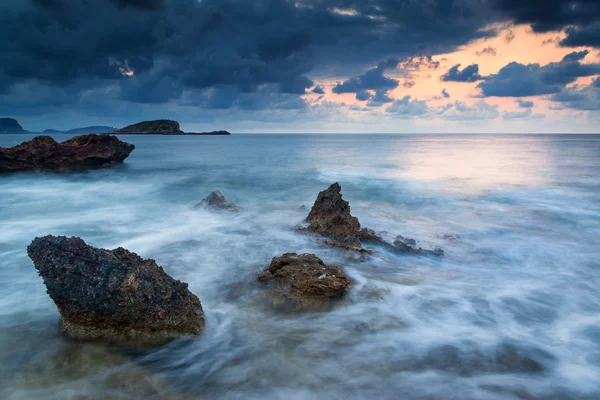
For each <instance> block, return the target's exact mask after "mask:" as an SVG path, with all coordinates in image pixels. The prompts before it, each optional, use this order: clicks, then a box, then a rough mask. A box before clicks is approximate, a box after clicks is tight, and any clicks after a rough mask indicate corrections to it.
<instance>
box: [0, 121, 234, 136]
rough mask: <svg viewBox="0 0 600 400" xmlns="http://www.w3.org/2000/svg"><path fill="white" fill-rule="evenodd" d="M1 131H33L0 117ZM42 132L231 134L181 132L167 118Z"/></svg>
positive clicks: (80, 133) (225, 133)
mask: <svg viewBox="0 0 600 400" xmlns="http://www.w3.org/2000/svg"><path fill="white" fill-rule="evenodd" d="M2 133H34V132H30V131H28V130H25V129H23V127H22V126H21V125H20V124H19V122H18V121H17V120H16V119H14V118H0V134H2ZM42 133H44V134H63V133H64V134H69V135H83V134H89V133H97V134H102V133H110V134H115V135H205V136H211V135H231V133H229V132H227V131H224V130H219V131H212V132H183V131H182V130H181V127H180V126H179V122H177V121H172V120H168V119H158V120H154V121H142V122H138V123H137V124H133V125H129V126H126V127H124V128H121V129H116V128H114V127H112V126H102V125H100V126H86V127H83V128H74V129H69V130H66V131H61V130H59V129H45V130H44V132H42Z"/></svg>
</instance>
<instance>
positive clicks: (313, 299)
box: [258, 253, 351, 309]
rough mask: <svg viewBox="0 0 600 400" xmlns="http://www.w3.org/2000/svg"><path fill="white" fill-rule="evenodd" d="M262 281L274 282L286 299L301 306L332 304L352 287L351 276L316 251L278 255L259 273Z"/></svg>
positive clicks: (311, 306) (320, 307)
mask: <svg viewBox="0 0 600 400" xmlns="http://www.w3.org/2000/svg"><path fill="white" fill-rule="evenodd" d="M258 281H259V282H263V283H271V284H272V285H273V286H274V288H275V290H276V293H277V294H280V295H282V297H283V299H284V301H286V302H289V303H291V304H293V305H294V306H295V307H297V308H314V306H315V305H317V308H319V309H323V306H326V305H329V303H330V301H331V300H334V299H337V298H340V297H342V296H343V295H344V294H345V293H346V291H347V290H348V289H349V288H350V286H351V282H350V279H349V278H348V276H346V274H345V273H344V272H343V271H342V270H341V269H340V268H338V267H336V266H331V265H327V264H325V263H324V262H323V261H322V260H321V259H320V258H318V257H317V256H316V255H314V254H296V253H286V254H284V255H282V256H280V257H275V258H273V260H272V261H271V264H269V266H268V267H267V268H266V269H265V270H264V271H263V272H262V273H261V274H260V275H259V276H258Z"/></svg>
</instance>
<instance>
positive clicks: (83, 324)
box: [27, 236, 204, 343]
mask: <svg viewBox="0 0 600 400" xmlns="http://www.w3.org/2000/svg"><path fill="white" fill-rule="evenodd" d="M27 253H28V255H29V257H30V258H31V259H32V260H33V262H34V264H35V267H36V269H37V270H38V272H39V274H40V276H41V277H42V278H43V280H44V283H45V285H46V288H47V292H48V294H49V295H50V297H51V298H52V300H53V301H54V303H55V304H56V306H57V307H58V311H59V312H60V315H61V327H62V330H63V332H64V333H65V334H66V335H68V336H70V337H73V338H81V339H107V340H110V341H115V342H118V343H131V342H137V343H159V342H162V341H166V340H169V339H173V338H177V337H181V336H190V335H199V334H200V333H201V332H202V330H203V328H204V313H203V311H202V305H201V304H200V300H199V299H198V297H196V296H195V295H194V294H192V293H191V292H190V291H189V290H188V285H187V284H186V283H183V282H180V281H178V280H175V279H173V278H171V277H170V276H169V275H167V274H166V273H165V271H164V270H163V269H162V268H161V267H160V266H158V265H157V264H156V262H155V261H154V260H150V259H147V260H144V259H142V258H141V257H139V256H138V255H137V254H135V253H132V252H130V251H127V250H125V249H123V248H118V249H115V250H104V249H97V248H94V247H91V246H88V245H87V244H86V243H85V242H84V241H83V240H82V239H80V238H75V237H72V238H67V237H64V236H58V237H56V236H45V237H43V238H36V239H35V240H34V241H33V242H32V243H31V244H30V245H29V246H28V247H27Z"/></svg>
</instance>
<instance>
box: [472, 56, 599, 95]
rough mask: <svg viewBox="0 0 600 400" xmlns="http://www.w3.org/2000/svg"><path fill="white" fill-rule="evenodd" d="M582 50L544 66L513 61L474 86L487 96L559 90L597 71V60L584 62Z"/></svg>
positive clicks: (535, 93)
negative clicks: (590, 62) (589, 62)
mask: <svg viewBox="0 0 600 400" xmlns="http://www.w3.org/2000/svg"><path fill="white" fill-rule="evenodd" d="M588 53H589V51H587V50H584V51H581V52H573V53H570V54H567V55H566V56H565V57H564V58H563V59H562V60H561V61H560V62H553V63H550V64H547V65H544V66H540V65H539V64H528V65H524V64H520V63H517V62H512V63H510V64H508V65H506V66H505V67H503V68H502V69H501V70H500V71H498V73H496V74H492V75H490V76H487V77H484V81H483V82H481V83H479V84H478V85H477V87H478V88H479V89H481V93H482V95H483V96H484V97H487V96H514V97H524V96H537V95H545V94H552V93H558V92H560V91H561V90H563V89H564V88H565V87H566V85H568V84H570V83H573V82H575V81H576V80H577V78H579V77H585V76H593V75H596V74H600V63H592V64H584V63H581V61H582V60H583V58H585V56H586V55H587V54H588Z"/></svg>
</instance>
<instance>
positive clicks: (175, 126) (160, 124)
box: [112, 119, 182, 135]
mask: <svg viewBox="0 0 600 400" xmlns="http://www.w3.org/2000/svg"><path fill="white" fill-rule="evenodd" d="M112 133H121V134H122V133H137V134H142V135H143V134H146V135H151V134H162V135H165V134H176V133H182V132H181V128H180V127H179V122H177V121H172V120H169V119H157V120H154V121H142V122H138V123H137V124H133V125H129V126H126V127H125V128H121V129H117V130H115V131H113V132H112Z"/></svg>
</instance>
